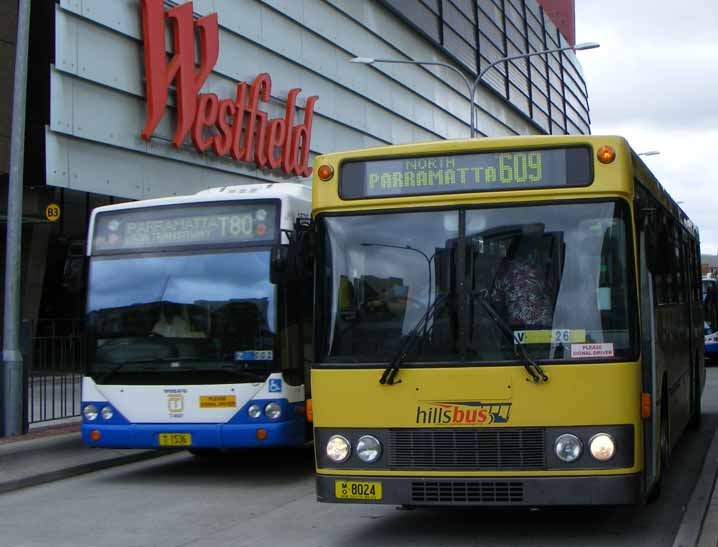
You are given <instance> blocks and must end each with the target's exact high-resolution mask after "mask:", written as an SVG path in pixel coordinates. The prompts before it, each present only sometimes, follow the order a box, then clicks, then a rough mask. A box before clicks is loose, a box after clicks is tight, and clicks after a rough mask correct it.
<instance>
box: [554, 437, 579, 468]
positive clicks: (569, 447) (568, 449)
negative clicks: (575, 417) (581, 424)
mask: <svg viewBox="0 0 718 547" xmlns="http://www.w3.org/2000/svg"><path fill="white" fill-rule="evenodd" d="M553 449H554V451H555V452H556V456H557V457H558V459H559V460H561V461H564V462H566V463H571V462H575V461H576V460H577V459H578V458H579V457H580V456H581V452H583V444H582V443H581V439H579V438H578V437H576V435H571V434H570V433H564V434H563V435H559V437H558V438H557V439H556V442H555V443H554V445H553Z"/></svg>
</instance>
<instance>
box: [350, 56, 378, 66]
mask: <svg viewBox="0 0 718 547" xmlns="http://www.w3.org/2000/svg"><path fill="white" fill-rule="evenodd" d="M374 61H375V59H372V58H371V57H354V58H353V59H352V60H350V61H349V62H350V63H359V64H362V65H370V64H372V63H373V62H374Z"/></svg>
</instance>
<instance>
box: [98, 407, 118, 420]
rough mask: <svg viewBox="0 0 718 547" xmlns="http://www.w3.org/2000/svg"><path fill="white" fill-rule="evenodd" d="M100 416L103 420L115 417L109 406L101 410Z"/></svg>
mask: <svg viewBox="0 0 718 547" xmlns="http://www.w3.org/2000/svg"><path fill="white" fill-rule="evenodd" d="M100 414H101V415H102V419H103V420H111V419H112V416H114V415H115V413H114V412H113V411H112V407H110V406H103V407H102V410H101V411H100Z"/></svg>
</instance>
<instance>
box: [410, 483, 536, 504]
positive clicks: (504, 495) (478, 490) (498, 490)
mask: <svg viewBox="0 0 718 547" xmlns="http://www.w3.org/2000/svg"><path fill="white" fill-rule="evenodd" d="M523 500H524V485H523V483H521V482H513V481H512V482H509V481H495V482H480V483H468V482H459V481H442V482H430V481H421V482H412V483H411V501H412V502H413V503H521V502H522V501H523Z"/></svg>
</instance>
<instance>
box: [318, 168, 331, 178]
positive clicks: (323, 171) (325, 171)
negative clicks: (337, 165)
mask: <svg viewBox="0 0 718 547" xmlns="http://www.w3.org/2000/svg"><path fill="white" fill-rule="evenodd" d="M317 175H318V176H319V178H320V179H321V180H329V179H330V178H332V177H333V176H334V167H332V166H331V165H320V166H319V169H317Z"/></svg>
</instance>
